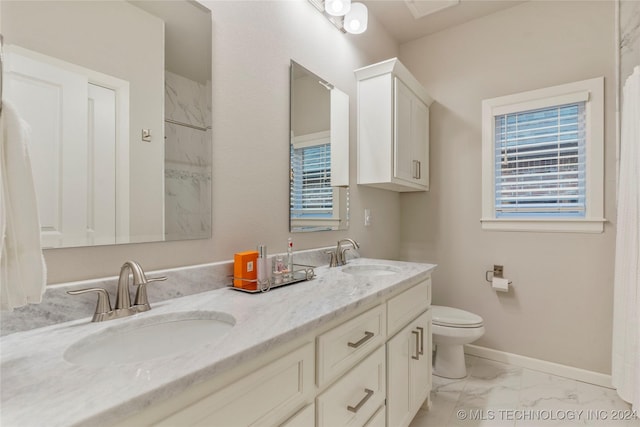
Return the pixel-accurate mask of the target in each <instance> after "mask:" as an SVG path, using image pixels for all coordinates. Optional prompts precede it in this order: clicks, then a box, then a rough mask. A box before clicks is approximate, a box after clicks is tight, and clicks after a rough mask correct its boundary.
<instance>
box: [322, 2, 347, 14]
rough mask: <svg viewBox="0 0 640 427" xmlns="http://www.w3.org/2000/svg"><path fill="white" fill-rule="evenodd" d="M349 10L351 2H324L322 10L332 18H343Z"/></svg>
mask: <svg viewBox="0 0 640 427" xmlns="http://www.w3.org/2000/svg"><path fill="white" fill-rule="evenodd" d="M350 9H351V0H325V2H324V10H325V12H327V13H328V14H329V15H332V16H344V15H346V14H347V13H348V12H349V10H350Z"/></svg>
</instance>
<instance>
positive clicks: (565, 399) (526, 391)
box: [410, 355, 640, 427]
mask: <svg viewBox="0 0 640 427" xmlns="http://www.w3.org/2000/svg"><path fill="white" fill-rule="evenodd" d="M466 363H467V371H468V372H469V374H468V375H467V377H466V378H462V379H457V380H450V379H446V378H440V377H437V376H434V377H433V388H432V390H431V399H432V406H431V409H430V410H427V408H426V407H424V406H423V407H422V408H421V409H420V410H419V411H418V414H417V415H416V417H415V418H414V419H413V421H412V422H411V425H410V427H448V426H490V427H494V426H510V427H547V426H548V427H553V426H593V425H598V426H607V427H640V420H638V419H634V418H632V417H631V416H630V414H631V409H630V405H629V404H627V403H626V402H624V401H622V400H621V399H620V398H619V397H618V395H617V394H616V391H615V390H612V389H609V388H606V387H600V386H596V385H593V384H587V383H583V382H580V381H575V380H571V379H568V378H563V377H558V376H556V375H551V374H547V373H544V372H538V371H534V370H531V369H526V368H522V367H519V366H513V365H509V364H505V363H500V362H495V361H492V360H487V359H482V358H479V357H474V356H469V355H467V356H466ZM616 415H618V416H623V417H624V416H625V415H626V418H628V419H622V420H614V419H613V418H614V417H615V416H616Z"/></svg>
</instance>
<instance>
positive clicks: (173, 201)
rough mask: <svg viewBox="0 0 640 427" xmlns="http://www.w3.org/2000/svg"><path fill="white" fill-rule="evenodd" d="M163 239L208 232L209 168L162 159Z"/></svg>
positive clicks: (209, 220) (199, 235)
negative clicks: (163, 166) (166, 161)
mask: <svg viewBox="0 0 640 427" xmlns="http://www.w3.org/2000/svg"><path fill="white" fill-rule="evenodd" d="M164 176H165V203H164V205H165V239H166V240H183V239H204V238H208V237H210V236H211V169H210V168H207V167H204V168H198V167H191V168H189V167H187V166H185V165H175V167H173V168H172V165H171V164H170V163H165V171H164Z"/></svg>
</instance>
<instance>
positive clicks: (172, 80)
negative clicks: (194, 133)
mask: <svg viewBox="0 0 640 427" xmlns="http://www.w3.org/2000/svg"><path fill="white" fill-rule="evenodd" d="M165 118H167V119H171V120H176V121H178V122H181V123H187V124H190V125H194V126H200V127H207V126H210V125H211V83H210V82H207V84H206V85H202V84H200V83H198V82H195V81H192V80H189V79H187V78H185V77H182V76H179V75H177V74H174V73H172V72H170V71H166V72H165Z"/></svg>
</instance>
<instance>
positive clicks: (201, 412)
mask: <svg viewBox="0 0 640 427" xmlns="http://www.w3.org/2000/svg"><path fill="white" fill-rule="evenodd" d="M430 303H431V279H430V278H427V279H426V280H423V281H421V282H419V283H417V284H415V285H414V286H412V287H410V288H408V289H404V290H403V291H401V292H394V293H391V294H390V295H388V296H386V297H381V298H379V299H378V300H377V301H371V302H369V303H368V304H366V305H364V306H363V307H361V308H358V309H356V310H354V311H352V312H349V313H346V314H343V315H342V316H339V317H337V318H335V319H334V320H332V321H330V322H329V323H327V324H326V325H324V326H323V327H319V328H316V329H315V330H311V331H310V332H308V333H306V334H305V335H304V336H302V337H299V338H298V339H295V340H293V341H291V342H288V343H284V344H281V345H279V346H277V347H275V348H273V349H271V350H269V351H268V352H266V353H264V354H262V355H261V356H260V357H259V358H254V359H253V360H251V361H248V362H245V363H244V364H242V365H239V366H237V367H236V368H234V369H233V370H232V371H229V372H227V373H223V374H221V375H220V376H215V377H214V378H211V379H210V380H207V381H204V382H202V383H200V384H197V385H194V386H192V388H190V389H188V390H187V391H185V392H184V393H182V394H179V395H178V396H176V397H173V398H171V399H168V400H166V401H163V402H158V403H157V404H154V405H153V406H151V407H149V408H147V409H145V410H143V411H141V412H140V413H138V414H137V415H135V416H133V417H131V418H129V419H127V420H125V421H124V422H121V423H120V424H118V426H120V427H123V426H139V425H158V426H177V425H179V426H225V427H236V426H237V427H240V426H265V427H266V426H286V427H297V426H305V427H314V426H315V427H340V426H349V427H384V426H387V427H400V426H406V425H408V424H409V422H410V421H411V419H412V418H413V417H414V415H415V413H416V412H417V410H418V408H419V407H420V406H421V405H422V403H423V402H424V401H425V399H426V398H427V397H428V395H429V392H430V390H431V317H430V316H431V312H430V310H429V307H430Z"/></svg>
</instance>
